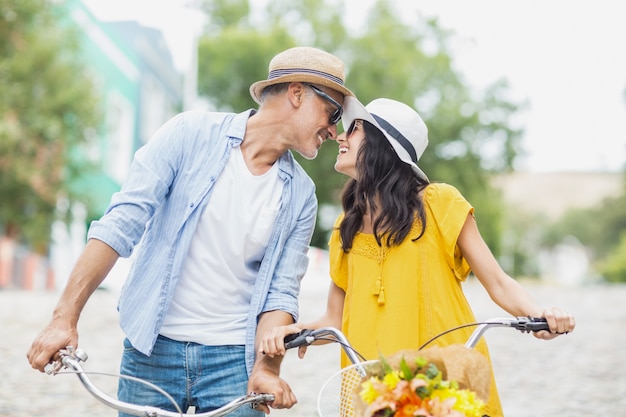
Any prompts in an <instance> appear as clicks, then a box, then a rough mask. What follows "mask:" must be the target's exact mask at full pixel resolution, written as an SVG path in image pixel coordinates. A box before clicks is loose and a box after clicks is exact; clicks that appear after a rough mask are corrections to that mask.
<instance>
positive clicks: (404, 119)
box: [342, 96, 428, 181]
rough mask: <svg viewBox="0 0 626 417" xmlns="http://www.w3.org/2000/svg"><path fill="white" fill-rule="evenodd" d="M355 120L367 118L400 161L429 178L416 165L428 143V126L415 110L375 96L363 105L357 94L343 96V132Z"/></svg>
mask: <svg viewBox="0 0 626 417" xmlns="http://www.w3.org/2000/svg"><path fill="white" fill-rule="evenodd" d="M356 119H361V120H367V121H368V122H370V123H371V124H373V125H374V126H375V127H376V128H377V129H378V130H380V131H381V132H382V133H383V134H384V135H385V137H386V138H387V140H388V141H389V143H390V144H391V146H392V147H393V149H394V151H396V154H397V155H398V157H399V158H400V160H401V161H402V162H404V163H406V164H409V165H411V167H413V170H414V171H415V172H417V174H418V175H419V176H420V177H422V178H424V179H425V180H427V181H428V177H427V176H426V174H425V173H424V171H422V170H421V169H420V168H419V167H418V166H417V162H418V161H419V159H420V158H421V156H422V154H423V153H424V150H425V149H426V146H428V128H427V127H426V123H424V121H423V120H422V118H421V117H420V115H419V114H417V112H416V111H415V110H413V109H412V108H411V107H410V106H407V105H406V104H404V103H401V102H399V101H396V100H392V99H389V98H377V99H375V100H373V101H372V102H370V103H369V104H368V105H367V106H363V104H362V103H361V102H360V101H359V100H357V98H356V97H353V96H346V97H345V98H344V102H343V117H342V123H343V127H344V131H345V130H347V129H348V128H349V127H350V125H351V124H352V122H353V121H354V120H356Z"/></svg>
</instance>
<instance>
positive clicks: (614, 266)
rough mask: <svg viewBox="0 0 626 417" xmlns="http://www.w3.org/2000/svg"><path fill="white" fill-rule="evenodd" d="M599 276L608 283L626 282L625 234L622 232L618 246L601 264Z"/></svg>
mask: <svg viewBox="0 0 626 417" xmlns="http://www.w3.org/2000/svg"><path fill="white" fill-rule="evenodd" d="M600 274H601V275H602V276H603V277H604V279H606V280H607V281H608V282H626V232H622V234H621V238H620V242H619V244H618V245H617V246H615V247H614V248H613V249H612V251H611V252H610V253H609V255H608V256H607V257H606V258H605V259H604V260H603V262H601V266H600Z"/></svg>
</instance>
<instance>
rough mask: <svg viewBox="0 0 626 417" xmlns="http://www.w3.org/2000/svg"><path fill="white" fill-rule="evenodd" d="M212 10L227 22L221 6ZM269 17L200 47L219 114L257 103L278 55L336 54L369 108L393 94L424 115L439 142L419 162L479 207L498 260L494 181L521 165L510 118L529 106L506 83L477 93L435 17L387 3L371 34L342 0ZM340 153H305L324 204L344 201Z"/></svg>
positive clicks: (330, 148) (208, 92)
mask: <svg viewBox="0 0 626 417" xmlns="http://www.w3.org/2000/svg"><path fill="white" fill-rule="evenodd" d="M206 3H210V4H211V7H212V9H211V10H213V12H214V13H215V14H216V15H218V16H219V15H222V12H220V11H219V9H220V7H224V3H223V2H222V1H210V0H207V1H206V2H205V7H206ZM237 4H239V3H237ZM238 8H239V10H244V8H243V7H241V5H240V6H238ZM265 13H266V15H265V19H258V20H259V21H264V22H265V24H264V25H263V24H260V25H255V26H254V27H255V29H251V28H250V22H251V21H252V17H249V18H247V19H246V18H245V17H244V16H243V15H240V16H239V17H238V19H233V20H232V22H233V23H234V22H236V24H224V25H222V26H219V28H217V27H216V25H211V26H210V27H211V30H210V31H207V33H206V35H205V36H204V37H203V38H202V40H201V43H200V49H199V61H200V68H199V85H200V91H201V94H203V95H205V96H207V97H208V98H209V99H210V100H212V101H213V103H214V104H215V105H216V107H218V108H221V109H228V110H234V111H241V110H244V109H246V108H248V107H250V105H253V104H254V102H253V101H252V99H251V98H250V96H249V93H248V87H249V86H250V84H251V83H253V82H255V81H257V80H260V79H264V78H265V77H266V76H267V63H268V62H269V60H270V59H271V57H272V56H273V55H275V54H276V53H277V52H279V51H281V50H284V49H286V48H288V47H290V46H293V45H314V46H317V47H320V48H322V49H325V50H328V51H329V52H332V53H335V54H336V55H337V56H340V57H341V58H342V59H343V60H344V62H345V63H346V67H347V70H348V74H347V85H348V86H349V88H350V89H352V91H354V92H355V93H356V94H357V95H358V97H359V99H360V100H361V101H362V102H364V103H368V102H369V101H371V100H372V99H374V98H377V97H390V98H394V99H397V100H400V101H403V102H405V103H407V104H409V105H412V106H414V107H415V108H416V109H417V110H418V111H419V113H420V114H421V115H422V117H423V118H424V120H425V121H426V124H427V125H428V127H429V139H430V144H429V147H428V148H427V150H426V152H425V154H424V156H423V157H422V159H421V160H420V165H421V166H422V168H423V169H424V171H425V172H426V173H427V174H428V176H429V178H430V179H431V180H432V181H438V182H439V181H440V182H448V183H450V184H453V185H455V186H456V187H457V188H459V190H460V191H461V192H462V193H463V194H464V195H465V197H466V198H468V199H469V200H470V202H472V204H473V205H474V207H475V208H476V216H477V219H478V220H479V225H480V228H481V232H482V234H483V236H484V238H485V240H486V241H487V242H488V244H489V245H490V247H492V249H493V250H494V252H496V253H497V252H498V248H499V242H500V234H501V232H502V230H501V229H502V214H501V213H502V206H501V205H502V200H501V196H500V195H499V194H498V193H497V192H495V190H493V189H492V188H491V186H490V185H489V178H490V175H491V174H492V173H494V172H502V171H507V170H510V169H511V168H512V164H513V161H514V159H515V156H516V155H517V154H518V153H519V151H520V143H519V141H520V137H521V130H519V129H515V128H514V127H512V123H511V120H510V119H511V117H512V116H513V115H515V113H516V112H517V111H518V110H519V109H520V108H521V105H520V104H517V103H513V102H511V101H510V100H508V99H507V96H506V93H507V88H508V86H507V84H506V83H505V82H504V81H497V82H494V84H493V85H491V86H490V87H489V88H487V89H486V90H485V91H483V92H481V93H478V92H476V91H473V90H472V89H471V88H470V86H469V85H468V83H467V82H466V81H465V80H464V79H463V77H462V75H461V74H460V73H458V71H456V69H455V68H454V65H453V57H452V56H451V54H450V51H449V46H448V45H449V41H450V39H451V38H452V36H453V35H452V34H451V33H449V32H446V31H444V30H443V29H441V28H440V27H439V25H438V23H437V21H435V20H423V19H421V18H418V17H417V16H415V17H413V18H410V17H408V16H399V15H398V12H397V11H396V10H394V9H393V7H392V5H391V2H388V1H384V0H379V1H377V2H376V3H375V4H374V5H373V7H372V8H371V9H370V10H369V14H368V18H367V21H366V23H365V30H363V31H359V33H355V34H353V33H350V31H349V30H348V28H347V26H346V22H348V21H349V19H350V17H349V16H346V14H345V9H344V4H343V2H332V3H331V2H328V1H321V2H320V1H319V0H274V1H269V2H268V4H267V8H266V10H265ZM221 21H222V22H224V19H222V20H221ZM350 23H352V22H350ZM336 156H337V148H336V146H335V145H334V144H333V143H332V142H329V143H327V144H325V145H324V146H322V148H321V150H320V152H319V154H318V157H317V158H316V159H315V160H313V161H306V160H304V159H303V158H301V157H299V156H298V155H296V158H298V161H299V162H300V163H301V164H302V165H303V166H304V168H305V169H306V170H307V172H308V173H309V174H310V175H311V177H312V178H313V180H314V181H315V183H316V186H317V194H318V198H319V201H320V207H323V206H324V205H328V204H337V203H338V202H339V195H340V191H341V187H342V186H343V184H344V183H345V181H346V177H344V176H343V175H341V174H338V173H336V172H335V171H334V169H333V166H334V162H335V159H336ZM325 227H327V226H324V228H325ZM324 228H323V227H322V225H321V222H318V230H317V231H316V233H315V235H314V237H313V241H312V244H313V245H315V246H319V247H325V246H326V243H327V236H328V230H326V229H324Z"/></svg>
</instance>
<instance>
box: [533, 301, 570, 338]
mask: <svg viewBox="0 0 626 417" xmlns="http://www.w3.org/2000/svg"><path fill="white" fill-rule="evenodd" d="M541 317H543V318H545V319H546V321H547V322H548V326H550V331H549V332H546V331H541V332H535V333H534V335H535V337H536V338H538V339H543V340H551V339H554V338H556V337H558V336H560V335H563V334H567V333H571V332H573V331H574V328H575V327H576V320H574V316H573V315H572V314H570V313H568V312H567V311H564V310H562V309H560V308H558V307H552V308H548V309H545V310H543V312H542V313H541Z"/></svg>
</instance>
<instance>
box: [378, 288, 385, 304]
mask: <svg viewBox="0 0 626 417" xmlns="http://www.w3.org/2000/svg"><path fill="white" fill-rule="evenodd" d="M378 305H379V306H382V305H385V288H384V287H380V293H379V294H378Z"/></svg>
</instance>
